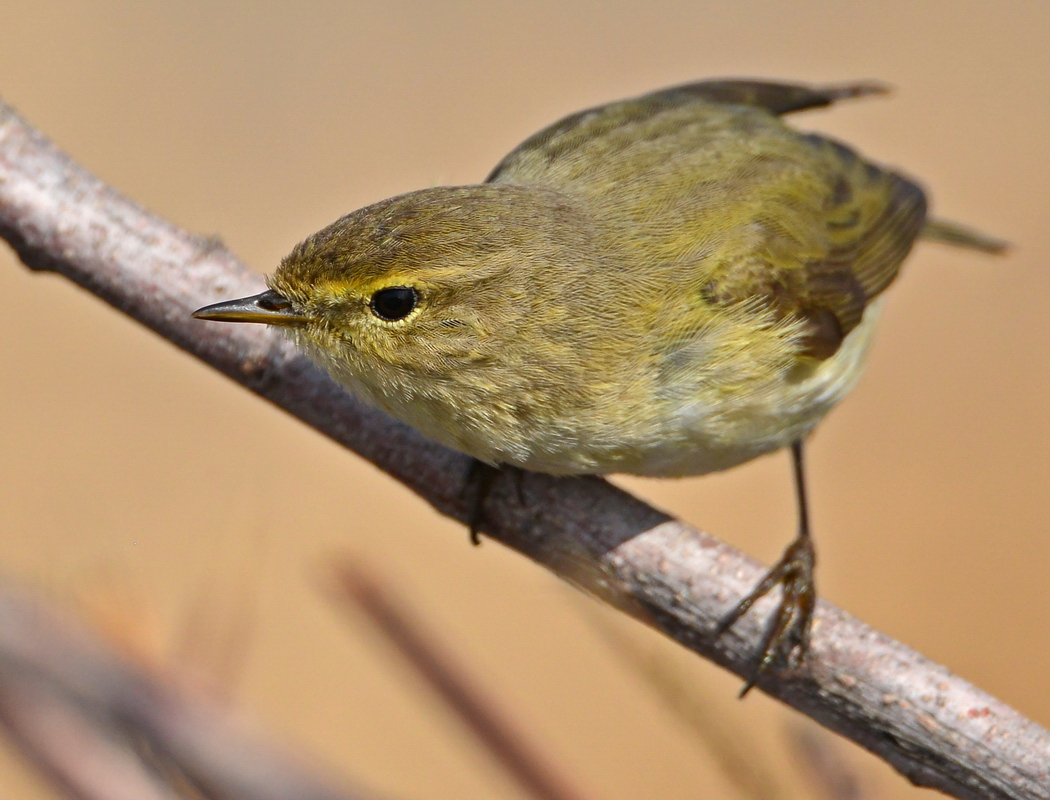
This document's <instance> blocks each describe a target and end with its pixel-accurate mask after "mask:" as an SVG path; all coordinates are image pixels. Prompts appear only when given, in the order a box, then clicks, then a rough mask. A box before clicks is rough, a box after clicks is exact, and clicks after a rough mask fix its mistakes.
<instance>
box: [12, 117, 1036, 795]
mask: <svg viewBox="0 0 1050 800" xmlns="http://www.w3.org/2000/svg"><path fill="white" fill-rule="evenodd" d="M0 235H2V236H3V237H4V238H5V239H7V241H8V242H9V243H10V244H11V245H12V247H14V249H15V250H16V252H17V253H18V254H19V256H20V257H21V259H22V260H23V262H25V264H26V265H27V266H29V267H30V268H32V269H36V270H47V271H54V272H58V273H60V274H62V275H64V276H66V277H67V278H69V279H71V280H73V281H74V282H76V283H78V284H80V285H81V286H83V287H85V288H87V289H88V290H90V291H92V292H94V293H95V294H97V295H99V296H100V297H102V298H103V299H105V300H106V301H108V302H109V303H111V304H113V305H114V306H115V307H117V308H118V309H120V310H121V311H124V312H125V313H127V314H129V315H131V316H132V317H134V318H135V319H137V320H138V321H140V322H141V323H143V324H144V325H146V326H148V327H150V328H152V329H153V330H154V331H156V332H157V333H159V334H160V335H162V336H164V337H166V338H167V339H169V340H170V341H172V342H174V343H175V344H177V345H178V346H179V347H182V348H184V349H185V350H187V351H189V352H190V353H193V354H194V355H196V356H198V357H199V358H201V359H202V360H204V361H206V362H207V363H209V364H211V365H212V366H214V367H215V368H217V369H219V370H221V371H222V372H224V373H225V374H226V375H228V376H229V377H231V378H233V379H234V380H236V381H237V382H239V383H241V384H242V385H244V386H246V387H247V388H249V389H251V390H252V391H254V392H256V393H258V394H260V395H262V396H263V397H266V398H268V399H269V400H271V401H272V402H274V403H275V404H277V405H279V406H281V407H282V408H284V409H286V410H287V411H289V412H290V413H291V414H293V415H295V416H297V417H299V418H300V419H302V420H303V421H305V422H306V423H307V424H309V425H312V426H313V427H315V428H316V429H318V430H319V431H321V432H323V433H325V434H326V435H328V436H330V437H331V438H333V439H334V440H335V441H337V442H339V443H341V444H343V445H345V446H346V447H349V448H350V449H352V450H354V451H356V452H358V453H360V454H361V455H363V456H364V457H366V458H368V459H369V460H370V461H371V462H372V463H374V464H376V465H377V466H378V467H379V468H381V469H383V470H385V471H386V472H388V473H389V474H390V475H392V476H393V477H395V478H396V479H398V480H399V481H401V482H402V483H404V484H405V485H406V486H408V487H409V488H411V489H412V490H413V491H415V492H416V493H418V494H419V495H420V496H421V497H423V498H424V499H426V500H427V501H428V502H430V503H431V504H432V505H433V506H434V507H435V508H437V509H438V510H439V511H440V512H442V513H444V514H448V515H450V516H452V517H455V518H456V519H459V520H461V521H465V520H466V518H467V516H468V514H469V509H468V507H467V502H466V498H467V497H469V494H468V493H467V492H465V491H464V483H465V481H466V477H467V474H468V464H469V460H468V458H467V457H466V456H463V455H461V454H458V453H454V452H452V451H450V450H447V449H445V448H442V447H440V446H439V445H436V444H434V443H433V442H429V441H427V440H425V439H424V438H423V437H422V436H420V435H419V434H418V433H416V432H415V431H413V430H411V429H410V428H408V427H407V426H405V425H403V424H401V423H399V422H396V421H394V420H392V419H391V418H389V417H387V416H385V415H384V414H382V413H380V412H378V411H375V410H373V409H369V408H366V407H365V406H364V405H363V404H362V403H360V402H359V401H357V400H356V399H354V398H353V397H351V396H349V395H348V394H347V393H345V392H344V391H342V390H341V389H340V388H339V387H338V386H336V385H335V384H334V383H333V382H332V381H331V380H330V379H329V378H328V377H327V376H326V375H324V374H323V373H322V372H321V370H319V369H318V368H316V367H314V366H313V365H312V364H310V363H309V361H307V359H305V358H304V357H303V356H302V355H300V354H299V353H297V352H296V351H295V350H294V348H293V347H292V346H291V344H290V343H288V342H287V341H285V340H284V339H282V338H280V337H279V335H278V334H277V333H276V332H275V331H271V330H267V329H265V328H263V327H262V326H249V325H225V326H223V325H207V324H205V323H201V322H199V321H197V320H193V319H191V318H190V312H191V311H193V310H194V309H195V308H198V307H200V306H202V305H204V304H207V303H210V302H214V301H218V300H223V299H227V298H229V297H235V296H242V295H247V294H252V293H254V292H257V291H259V290H260V289H261V285H262V281H261V280H260V279H259V277H258V276H257V275H255V274H253V273H252V272H251V271H250V270H248V269H247V268H246V267H245V266H244V265H243V264H241V263H240V262H239V261H238V260H237V259H236V258H235V257H234V256H233V255H232V254H231V253H229V252H228V251H227V250H225V249H224V248H222V247H221V246H218V245H216V244H215V242H214V241H211V240H206V239H203V238H201V237H197V236H193V235H191V234H189V233H187V232H185V231H183V230H180V229H179V228H177V227H175V226H174V225H171V224H170V223H167V222H165V221H163V220H161V219H158V218H157V217H155V216H153V215H151V214H149V213H148V212H146V211H144V210H143V209H142V208H140V207H139V206H137V205H135V204H134V203H132V202H131V201H129V200H127V199H126V198H124V197H122V196H121V195H120V194H118V193H117V192H115V191H114V190H113V189H111V188H109V187H108V186H106V185H105V184H103V183H102V182H101V181H99V180H98V179H97V178H95V177H94V176H92V175H91V174H89V173H88V172H87V171H86V170H84V169H83V168H82V167H80V166H79V165H77V164H75V163H74V162H73V161H71V160H70V159H69V158H68V157H67V156H66V155H64V154H63V153H62V152H61V151H59V150H58V149H57V148H56V147H54V146H53V145H52V144H51V143H50V142H49V141H47V139H46V138H45V137H44V136H42V135H41V134H40V133H39V132H37V131H36V130H34V129H33V128H32V127H31V126H30V125H28V124H27V123H26V122H24V121H23V120H22V119H20V118H19V117H18V116H17V115H16V114H15V113H14V111H13V110H11V109H10V108H9V107H7V106H4V105H2V104H0ZM202 424H205V420H204V419H203V418H202ZM519 494H520V495H522V496H524V497H525V498H527V500H528V503H527V504H522V503H521V502H520V500H519ZM486 523H487V524H486V527H485V532H486V534H487V535H488V536H490V537H492V538H494V539H497V540H499V541H500V542H502V543H504V544H506V545H508V546H509V547H512V548H514V549H516V550H518V551H520V552H522V553H524V554H525V555H527V556H529V557H530V558H532V559H534V560H535V561H537V562H539V563H541V564H543V565H545V566H547V567H548V568H550V569H551V570H553V571H554V572H555V573H557V574H559V575H561V576H562V577H565V578H566V579H568V580H571V581H573V582H575V583H577V584H578V585H581V586H582V587H583V588H585V589H586V590H588V591H590V592H592V593H594V594H596V595H599V596H601V597H602V598H604V599H605V600H606V601H608V602H609V603H611V604H613V605H615V606H617V607H620V608H622V609H623V610H624V611H626V612H627V613H637V611H638V610H639V609H641V611H642V612H643V613H642V614H641V616H642V617H644V621H646V622H648V623H649V624H652V625H653V626H655V627H657V628H659V629H660V630H662V631H663V632H664V633H666V634H667V635H669V636H671V637H673V638H674V639H676V640H678V641H679V642H681V643H682V644H683V645H685V646H686V647H689V648H691V649H693V650H695V651H696V652H697V653H699V654H701V655H703V656H705V657H706V658H710V659H711V660H713V661H715V662H716V663H718V664H720V665H722V666H723V667H725V668H726V669H729V670H731V671H733V672H734V673H736V674H737V675H741V676H743V675H745V674H748V673H749V672H750V669H751V665H752V658H753V654H754V653H755V651H756V647H757V646H758V642H759V639H760V636H761V630H762V623H761V620H763V619H765V618H766V617H767V615H768V614H769V613H770V610H771V609H772V603H773V602H774V599H773V598H766V600H765V601H764V602H761V603H759V604H758V605H757V608H756V612H755V613H752V614H750V615H749V616H748V617H747V618H745V619H744V620H742V621H741V622H739V623H738V624H737V625H736V626H735V627H734V628H733V630H731V631H730V632H728V633H727V634H726V635H724V636H721V637H717V638H716V637H713V636H712V635H711V633H712V631H713V629H714V627H715V624H716V622H717V621H718V620H719V619H720V618H721V617H722V616H723V615H724V614H725V613H726V612H727V611H728V610H729V609H730V608H731V607H732V605H733V603H734V602H735V601H736V600H737V599H738V598H739V597H741V596H742V595H744V594H745V593H746V592H747V591H748V590H749V589H750V588H751V587H752V586H753V585H754V584H755V582H756V581H757V580H758V579H759V577H760V576H761V575H762V574H763V572H764V570H763V568H762V566H761V565H760V564H758V563H757V562H756V561H754V560H753V559H751V558H749V557H747V556H746V555H744V554H743V553H740V552H739V551H737V550H735V549H734V548H732V547H730V546H728V545H726V544H724V543H723V542H720V541H718V540H717V539H715V538H713V537H711V536H709V535H707V534H705V533H702V532H700V531H697V530H696V529H694V528H691V527H689V526H687V525H685V524H683V523H681V522H678V521H675V520H673V519H671V518H670V517H669V516H668V515H667V514H664V513H661V512H659V511H657V510H655V509H653V508H651V507H650V506H648V505H646V504H645V503H643V502H641V501H640V500H637V499H636V498H634V497H632V496H630V495H629V494H627V493H626V492H623V491H620V490H618V489H616V488H614V487H612V486H611V485H610V484H608V483H607V482H605V481H602V480H599V479H597V478H575V479H559V478H553V477H550V476H546V475H538V474H527V475H524V476H522V477H521V478H520V482H519V481H518V480H517V479H515V480H514V481H509V480H506V479H501V480H497V482H496V484H495V485H494V486H493V489H492V491H491V493H490V496H489V502H488V503H487V505H486ZM759 688H760V689H762V690H763V691H765V692H767V693H769V694H770V695H772V696H774V697H777V698H779V699H780V700H782V701H784V702H785V703H787V704H789V705H791V706H793V707H794V708H796V709H798V710H799V711H802V712H803V713H805V714H808V715H809V716H811V717H813V718H814V719H816V720H817V721H818V722H820V723H822V724H823V725H826V726H827V727H829V728H831V729H832V730H835V731H837V732H839V733H841V734H843V735H844V736H847V737H849V738H851V739H853V740H854V741H855V742H857V743H859V744H860V745H862V746H863V747H866V748H867V749H869V750H871V751H872V752H873V753H875V754H877V755H879V756H880V757H882V758H883V759H885V760H886V761H888V762H889V763H890V764H892V765H893V766H894V767H895V768H896V769H898V770H899V771H900V772H902V773H903V774H904V775H905V776H906V777H908V778H909V779H910V780H912V781H913V782H915V783H917V784H919V785H921V786H928V787H932V788H937V789H940V790H942V791H944V792H947V793H949V794H952V795H954V796H956V797H959V798H965V799H967V800H978V798H979V799H980V800H985V799H986V798H994V799H1000V800H1005V798H1013V799H1014V800H1022V798H1023V799H1025V800H1035V799H1036V798H1041V800H1050V733H1048V732H1047V731H1046V730H1045V729H1043V728H1042V727H1040V726H1039V725H1037V724H1035V723H1034V722H1032V721H1031V720H1028V719H1026V718H1025V717H1023V716H1022V715H1020V714H1018V713H1017V712H1016V711H1014V710H1013V709H1011V708H1010V707H1009V706H1007V705H1006V704H1005V703H1002V702H1000V701H998V700H996V699H995V698H993V697H991V696H989V695H988V694H986V693H984V692H982V691H980V690H979V689H977V688H976V687H974V686H972V685H971V684H969V683H967V682H966V681H964V680H962V679H960V678H958V677H957V676H955V675H953V674H952V673H951V672H949V671H948V670H947V669H945V668H944V667H941V666H939V665H937V664H934V663H933V662H931V661H929V660H928V659H926V658H924V657H923V656H921V655H920V654H919V653H916V652H915V651H914V650H911V649H910V648H908V647H906V646H904V645H902V644H900V643H899V642H896V641H894V640H893V639H891V638H889V637H887V636H884V635H882V634H880V633H878V632H877V631H875V630H873V629H872V628H870V627H868V626H867V625H865V624H863V623H862V622H860V621H858V620H856V619H854V618H853V617H850V616H849V615H848V614H846V613H844V612H842V611H841V610H839V609H837V608H836V607H834V606H832V605H831V604H829V603H826V602H822V603H820V605H819V608H818V611H817V615H816V624H815V628H814V631H813V644H812V648H811V650H810V653H809V656H808V658H807V660H806V664H805V667H804V669H802V670H798V671H795V670H781V671H778V672H776V673H773V674H768V675H766V676H764V677H763V678H762V680H761V681H760V682H759Z"/></svg>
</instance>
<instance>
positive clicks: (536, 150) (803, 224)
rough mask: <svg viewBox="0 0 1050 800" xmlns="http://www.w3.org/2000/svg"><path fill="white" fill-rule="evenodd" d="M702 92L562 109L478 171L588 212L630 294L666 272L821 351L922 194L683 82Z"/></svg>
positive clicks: (829, 145)
mask: <svg viewBox="0 0 1050 800" xmlns="http://www.w3.org/2000/svg"><path fill="white" fill-rule="evenodd" d="M726 85H731V84H726V83H725V82H720V83H719V84H717V86H718V87H724V86H726ZM748 85H750V84H748ZM707 86H709V84H696V85H693V86H686V87H679V88H675V89H670V90H665V91H663V92H657V93H654V94H651V95H646V96H644V97H641V98H637V99H633V100H626V101H622V102H619V103H612V104H609V105H606V106H602V107H600V108H596V109H592V110H589V111H584V112H580V113H578V114H574V115H572V116H571V117H567V118H565V119H564V120H561V121H560V122H557V123H555V124H554V125H552V126H550V127H548V128H546V129H545V130H543V131H541V132H539V133H537V134H536V135H534V136H532V137H531V138H529V139H528V140H526V141H525V142H524V143H522V144H521V145H520V146H519V147H518V148H516V149H515V150H514V151H513V152H512V153H510V154H509V155H508V156H507V157H506V158H505V159H504V160H503V161H502V162H501V163H500V164H499V165H498V166H497V167H496V169H495V170H494V171H493V172H492V174H491V175H490V176H489V180H490V181H493V182H497V183H516V184H525V185H537V186H546V187H549V188H553V189H557V190H559V191H562V192H565V193H566V194H568V195H570V196H574V197H578V198H580V199H581V200H582V201H583V205H585V206H587V207H592V208H600V209H601V216H602V219H601V220H600V221H599V222H600V224H601V225H602V226H603V229H604V230H605V231H606V232H607V234H606V235H607V237H608V238H609V240H610V249H611V250H613V251H614V252H615V251H616V250H619V251H620V252H621V253H622V257H621V258H620V259H618V260H619V262H620V264H622V265H626V266H624V268H625V269H630V270H631V271H632V273H633V274H632V279H634V280H636V281H637V282H638V283H639V286H640V287H642V289H643V291H644V284H645V283H646V282H647V280H646V278H647V275H652V276H654V277H655V276H658V279H656V280H654V281H653V283H658V284H660V285H663V286H666V285H667V277H668V274H667V273H668V271H671V272H672V273H674V275H675V276H676V277H675V278H674V284H675V285H676V286H677V288H678V290H679V291H680V292H683V293H684V294H686V295H687V296H689V297H690V298H692V299H693V301H694V302H695V303H698V304H706V305H708V306H711V307H712V308H714V309H717V308H719V307H727V306H731V305H740V304H747V305H751V306H754V307H759V308H762V309H765V310H767V311H769V312H770V314H771V316H772V318H774V319H775V320H793V321H794V322H795V323H796V324H797V325H798V326H800V329H801V331H802V333H801V339H800V342H801V349H800V353H802V354H803V355H804V356H809V357H816V358H818V359H822V358H827V357H829V356H830V355H832V354H833V353H835V352H836V351H837V350H838V348H839V346H840V345H841V343H842V341H843V339H844V338H845V336H846V335H847V334H848V333H849V332H850V331H851V330H853V329H854V328H855V327H856V326H857V325H858V324H859V323H860V320H861V317H862V316H863V313H864V309H865V308H866V307H867V305H868V304H869V303H870V302H871V301H872V300H873V299H874V298H875V297H876V296H877V295H878V294H879V293H880V292H882V291H883V290H884V289H885V288H886V287H887V286H888V285H889V284H890V283H891V282H892V280H893V279H894V278H895V277H896V275H897V272H898V269H899V267H900V264H901V262H902V261H903V259H904V257H905V256H906V255H907V253H908V251H909V250H910V248H911V246H912V243H913V242H914V241H915V239H916V238H917V236H918V235H919V233H920V231H921V230H922V226H923V220H924V218H925V208H926V206H925V198H924V196H923V193H922V190H921V189H920V188H919V187H918V186H917V185H916V184H915V183H913V182H912V181H910V180H908V179H906V178H904V177H902V176H900V175H898V174H897V173H895V172H893V171H891V170H887V169H884V168H881V167H878V166H876V165H874V164H871V163H870V162H867V161H865V160H864V159H862V158H861V157H860V156H858V155H857V154H856V153H854V152H853V151H852V150H850V149H849V148H847V147H845V146H843V145H841V144H838V143H836V142H833V141H831V140H828V139H825V138H823V137H820V136H816V135H810V134H803V133H799V132H797V131H795V130H794V129H792V128H790V127H788V126H787V125H785V124H784V123H783V122H782V121H781V120H780V118H779V117H778V116H777V115H776V114H774V113H772V112H771V111H770V110H769V109H770V105H771V104H770V103H769V102H767V103H765V105H761V106H757V105H747V104H744V103H740V102H721V101H719V100H712V99H710V97H711V93H710V92H705V91H697V88H698V87H699V88H701V89H702V88H703V87H707ZM757 86H760V87H767V86H768V87H771V88H773V89H778V88H779V89H782V90H783V91H789V90H791V91H794V90H797V88H798V87H777V86H775V85H766V84H757ZM720 94H721V96H724V94H725V93H724V92H721V93H720ZM715 96H716V97H718V96H720V95H719V94H716V95H715ZM730 99H736V98H734V97H733V96H732V95H730ZM774 110H777V109H775V108H774ZM787 110H794V109H793V108H791V107H790V106H789V107H788V108H787ZM616 261H617V259H613V260H612V261H611V263H612V264H613V266H614V267H615V263H616ZM701 316H702V315H701Z"/></svg>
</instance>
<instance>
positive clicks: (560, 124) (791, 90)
mask: <svg viewBox="0 0 1050 800" xmlns="http://www.w3.org/2000/svg"><path fill="white" fill-rule="evenodd" d="M888 91H889V89H888V87H886V86H885V85H883V84H880V83H876V82H873V81H863V82H858V83H846V84H840V85H831V86H807V85H805V84H800V83H773V82H770V81H757V80H748V79H726V80H714V81H697V82H695V83H686V84H682V85H681V86H672V87H670V88H668V89H661V90H660V91H658V92H652V93H650V94H646V95H642V96H641V97H638V98H633V99H630V100H620V101H616V102H613V103H606V104H605V105H601V106H595V107H594V108H587V109H584V110H583V111H577V112H576V113H575V114H570V115H569V116H567V117H564V118H562V119H560V120H558V121H557V122H555V123H554V124H552V125H549V126H547V127H546V128H544V129H543V130H541V131H539V132H538V133H535V134H533V135H532V136H530V137H529V138H528V139H526V140H525V141H524V142H522V143H521V144H520V145H518V146H517V147H516V148H514V150H513V151H511V152H510V153H509V154H508V155H507V157H506V158H504V159H503V160H502V161H500V163H499V164H497V165H496V167H495V169H493V170H492V172H490V173H489V175H488V177H487V178H485V182H486V183H489V182H491V181H495V180H497V179H498V178H500V176H501V174H502V173H504V172H505V171H507V170H509V169H512V168H513V167H514V166H515V165H516V163H517V161H518V159H519V158H520V156H521V155H522V154H523V153H528V152H530V151H535V150H547V152H548V155H551V156H557V150H556V149H548V147H549V146H550V145H551V144H554V142H553V141H552V140H557V142H559V143H561V144H562V145H563V146H564V145H565V144H567V143H569V142H571V141H572V140H573V138H574V137H573V133H574V132H575V131H577V130H578V129H580V128H582V127H585V126H586V127H588V128H589V130H588V131H587V135H588V136H593V135H600V134H601V133H603V132H605V131H608V130H612V129H614V128H617V127H620V126H623V125H631V124H637V123H639V122H644V121H645V120H647V119H649V118H651V117H654V116H656V115H657V114H659V113H661V112H664V111H668V110H670V109H675V108H679V107H681V106H686V105H691V104H695V103H696V102H697V101H704V102H708V103H718V104H721V105H742V106H751V107H754V108H760V109H762V110H764V111H768V112H769V113H770V114H776V115H781V114H790V113H793V112H795V111H804V110H806V109H808V108H821V107H824V106H829V105H831V104H832V103H835V102H838V101H839V100H848V99H851V98H856V97H867V96H871V95H878V94H886V93H887V92H888ZM591 125H593V126H594V127H591Z"/></svg>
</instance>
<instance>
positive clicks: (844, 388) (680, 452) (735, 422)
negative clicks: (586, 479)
mask: <svg viewBox="0 0 1050 800" xmlns="http://www.w3.org/2000/svg"><path fill="white" fill-rule="evenodd" d="M881 305H882V300H881V298H879V299H878V300H876V301H875V302H873V303H871V305H869V306H868V308H867V309H866V310H865V313H864V317H863V319H862V320H861V323H860V325H858V326H857V327H856V328H855V329H854V330H853V331H851V332H850V333H849V335H848V336H847V337H846V339H845V341H844V342H843V343H842V346H841V347H840V348H839V350H838V352H836V353H835V355H834V356H832V357H831V358H829V359H827V360H825V361H823V362H821V363H820V364H819V365H817V366H816V368H815V369H814V370H813V371H812V372H811V373H809V374H807V375H806V376H805V377H804V378H801V379H798V380H793V381H785V382H784V383H783V384H781V385H779V386H777V387H776V388H775V390H774V391H773V392H772V393H767V394H766V395H765V396H764V397H762V398H761V399H760V400H758V401H755V400H754V399H746V398H732V397H731V398H728V399H726V400H725V401H723V402H721V403H720V404H719V405H711V404H706V405H705V404H704V403H703V402H698V403H695V404H678V405H672V406H670V407H669V408H667V409H666V410H665V412H664V413H663V414H661V417H662V419H661V421H660V424H659V425H658V426H656V427H651V428H649V429H648V430H645V431H644V432H643V433H641V435H635V436H632V435H630V433H624V432H621V435H620V436H619V437H618V439H617V440H614V441H612V442H610V441H603V442H598V441H595V440H594V439H588V438H587V437H584V436H581V437H580V438H579V439H578V440H577V441H575V442H573V443H572V444H571V445H570V446H568V447H567V446H565V443H564V438H563V437H562V441H561V442H559V444H558V446H556V445H555V443H554V442H553V441H552V442H550V443H544V442H541V441H535V442H532V447H530V448H529V450H528V452H527V453H520V452H518V453H512V452H504V453H500V454H498V455H496V456H495V457H493V458H491V460H493V461H499V462H502V463H509V464H512V465H514V466H518V467H522V468H523V469H528V470H532V471H536V472H546V473H551V474H563V475H564V474H611V473H624V474H631V475H645V476H651V477H684V476H687V475H703V474H705V473H709V472H717V471H720V470H724V469H729V468H730V467H734V466H737V465H739V464H743V463H744V462H746V461H750V460H751V459H753V458H757V457H758V456H761V455H765V454H767V453H772V452H774V451H776V450H779V449H781V448H783V447H787V446H789V445H791V444H792V443H793V442H796V441H799V440H801V439H803V438H805V437H806V436H807V435H808V434H809V433H810V432H811V431H812V430H813V428H814V427H816V425H817V424H818V423H819V422H820V421H821V420H822V419H823V418H824V416H825V415H826V414H827V413H828V412H829V411H830V410H831V409H832V408H833V407H834V405H835V404H836V403H837V402H838V401H839V400H841V399H842V398H843V397H845V396H846V394H848V393H849V391H850V390H851V389H852V388H853V387H854V385H855V384H856V382H857V380H858V379H859V378H860V375H861V372H862V370H863V366H864V362H865V359H866V357H867V354H868V349H869V347H870V345H871V341H872V336H873V333H874V330H875V327H876V323H877V321H878V316H879V312H880V308H881ZM485 460H490V459H485Z"/></svg>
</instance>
